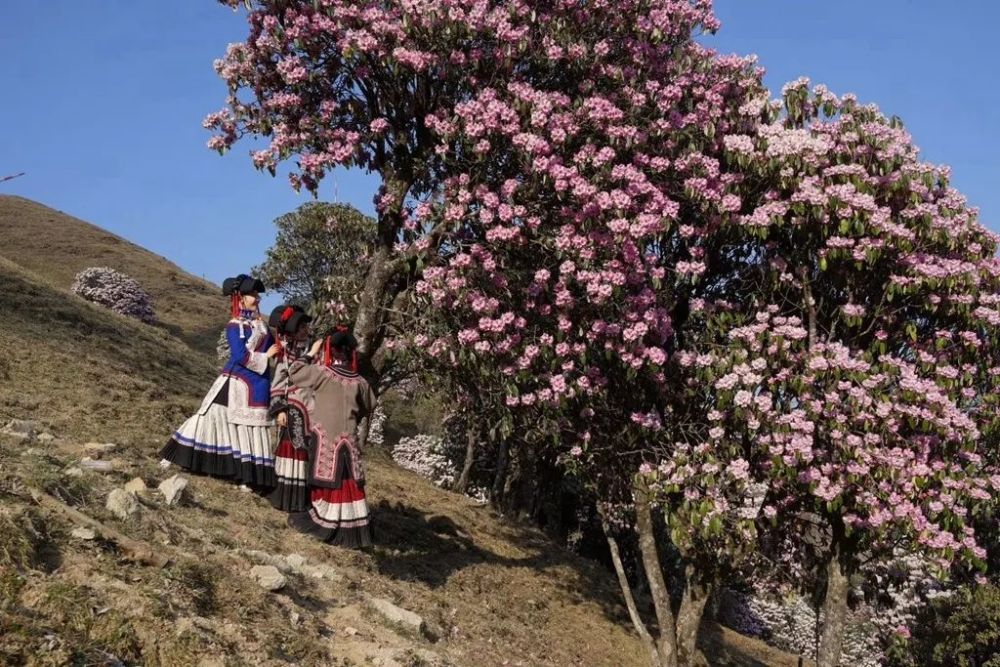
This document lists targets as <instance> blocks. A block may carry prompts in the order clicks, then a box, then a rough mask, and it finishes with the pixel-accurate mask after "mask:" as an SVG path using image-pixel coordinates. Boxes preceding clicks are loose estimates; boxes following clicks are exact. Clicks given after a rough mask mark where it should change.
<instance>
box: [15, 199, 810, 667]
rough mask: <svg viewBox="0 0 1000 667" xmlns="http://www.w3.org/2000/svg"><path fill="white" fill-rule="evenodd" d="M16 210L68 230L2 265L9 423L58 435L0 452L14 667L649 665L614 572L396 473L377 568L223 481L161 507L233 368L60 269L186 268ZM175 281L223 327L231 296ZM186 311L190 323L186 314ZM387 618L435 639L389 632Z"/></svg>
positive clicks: (38, 224)
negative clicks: (131, 493)
mask: <svg viewBox="0 0 1000 667" xmlns="http://www.w3.org/2000/svg"><path fill="white" fill-rule="evenodd" d="M0 204H2V206H0V210H6V211H8V213H9V211H10V210H12V209H16V210H19V211H21V213H20V214H18V215H21V214H24V212H25V211H27V212H34V213H36V214H38V216H40V217H38V218H37V219H35V221H34V222H32V223H31V224H32V225H35V227H34V229H35V230H36V232H38V230H44V229H45V225H52V226H53V227H52V229H50V232H51V233H50V234H49V237H50V238H49V241H47V242H43V241H41V240H37V239H36V240H31V239H29V238H27V236H26V235H24V234H20V233H19V235H18V237H17V239H16V240H15V241H14V244H15V245H16V246H17V248H18V250H17V251H16V253H15V252H14V251H12V250H11V249H10V246H9V245H5V246H4V247H3V248H2V249H0V254H3V255H16V263H15V262H14V261H11V260H10V259H6V258H4V257H0V281H2V284H3V289H0V425H2V423H3V422H6V421H7V420H8V419H14V418H17V419H28V420H34V421H36V422H38V424H39V425H40V427H41V428H42V429H43V430H44V431H46V432H48V433H51V434H53V435H54V436H55V440H54V441H51V442H25V441H22V440H18V439H16V438H13V437H8V436H5V435H3V434H0V665H5V666H6V665H11V666H15V665H53V666H54V665H151V666H155V665H164V666H170V667H175V666H177V667H183V666H185V665H192V666H195V665H197V666H200V667H221V666H231V667H237V666H243V665H269V666H270V665H275V666H277V665H333V666H340V667H349V666H357V667H360V666H362V665H377V666H379V667H421V666H423V667H434V666H436V667H444V666H446V665H453V666H455V667H465V666H471V667H501V666H504V665H510V666H521V667H535V666H536V665H538V666H541V665H553V666H556V665H558V666H563V665H586V666H588V667H590V666H595V667H599V666H608V667H624V666H627V665H645V664H646V659H645V656H644V652H643V650H642V647H641V645H640V643H639V641H638V639H637V638H636V637H635V635H634V633H633V632H632V630H631V628H630V626H629V624H628V620H627V616H626V614H625V612H624V609H623V608H622V606H621V604H620V594H619V591H618V590H617V587H616V583H615V580H614V577H613V576H612V575H611V574H610V573H608V572H606V571H605V570H603V569H601V568H600V567H599V566H598V565H596V564H594V563H592V562H588V561H585V560H582V559H580V558H578V557H576V556H574V555H572V554H570V553H568V552H566V551H565V550H562V549H560V548H558V547H556V546H555V545H553V544H552V543H551V542H550V541H549V540H548V539H547V538H546V537H545V536H544V535H543V534H541V533H540V532H538V531H536V530H534V529H532V528H530V527H525V526H521V525H516V524H511V523H510V522H507V521H505V520H504V519H503V518H502V517H500V516H498V515H496V514H495V513H494V512H492V511H491V510H490V509H488V508H484V507H477V506H475V505H473V504H472V502H471V501H470V500H469V499H467V498H465V497H463V496H459V495H455V494H452V493H448V492H446V491H442V490H441V489H438V488H436V487H434V486H432V485H431V484H429V483H428V482H426V481H425V480H423V479H420V478H418V477H416V476H414V475H412V474H410V473H408V472H406V471H403V470H400V469H399V468H397V467H396V466H394V465H393V464H392V462H391V461H389V460H387V459H385V458H384V457H382V456H379V455H378V453H372V455H371V456H370V457H369V460H368V461H366V465H367V468H368V476H369V493H370V502H371V504H372V506H373V510H374V517H375V528H376V542H377V544H376V546H375V548H374V549H372V550H371V551H368V552H364V553H362V552H355V551H347V550H341V549H337V548H333V547H329V546H326V545H322V544H319V543H316V542H314V541H312V540H311V539H308V538H306V537H303V536H300V535H298V534H296V533H294V532H292V531H290V530H289V529H287V528H286V526H285V523H284V516H283V515H282V514H280V513H278V512H276V511H274V510H273V509H272V508H271V507H270V505H269V504H268V503H267V502H266V501H265V500H263V499H260V498H257V497H256V496H253V495H251V494H247V493H244V492H242V491H240V490H239V489H238V488H236V487H234V486H233V485H231V484H227V483H224V482H219V481H215V480H212V479H207V478H201V477H194V478H192V479H191V483H190V485H189V487H188V493H187V496H186V498H185V500H184V501H183V502H182V503H181V504H180V505H178V506H167V505H166V504H165V502H164V499H163V496H162V495H161V494H159V493H158V492H157V491H156V488H157V486H158V484H159V483H160V482H161V481H163V480H164V479H166V478H167V477H168V476H170V475H173V474H174V473H176V472H177V470H176V469H173V470H168V471H165V470H163V469H161V468H159V467H158V465H157V460H158V457H157V455H156V454H157V450H158V449H159V447H160V446H161V445H162V443H163V442H164V441H165V439H166V438H167V436H168V435H169V433H170V429H171V428H172V427H174V426H176V425H177V424H178V423H179V422H180V421H181V420H182V419H184V418H185V417H186V416H187V415H188V414H189V413H190V412H192V411H193V410H194V408H195V407H196V406H197V404H198V402H199V401H200V399H201V395H202V393H203V392H204V391H205V390H206V389H207V387H208V385H209V383H210V382H211V380H212V377H213V375H214V372H215V368H216V363H215V359H214V352H212V351H205V347H206V346H201V348H200V349H199V347H198V346H197V345H196V347H195V348H192V347H189V345H188V344H187V342H185V341H188V342H191V341H194V340H196V339H197V331H196V330H195V329H190V328H189V329H181V328H180V326H181V325H180V324H178V325H177V326H178V328H176V329H174V331H175V332H177V333H178V334H179V335H178V336H175V335H173V333H172V332H171V330H169V329H164V328H156V327H149V326H145V325H142V324H140V323H137V322H134V321H132V320H129V319H126V318H123V317H120V316H118V315H115V314H113V313H110V312H108V311H106V310H103V309H100V308H98V307H96V306H93V305H91V304H88V303H85V302H84V301H82V300H80V299H78V298H76V297H73V296H71V295H69V294H68V293H67V292H66V291H65V287H64V285H63V283H65V282H66V281H68V280H69V279H71V278H72V274H73V273H74V271H75V269H74V268H66V267H62V266H57V265H59V264H61V263H62V262H65V261H68V258H69V257H70V256H71V255H72V252H71V249H72V248H73V247H77V246H78V247H81V248H89V250H88V251H87V252H90V253H91V256H90V257H91V259H88V260H87V261H85V262H84V261H81V262H79V263H78V265H79V266H83V265H89V264H91V263H110V264H112V265H114V266H117V267H118V268H122V269H123V270H125V271H127V272H130V273H133V272H134V273H135V274H138V275H168V274H169V273H170V272H171V271H176V267H173V265H171V264H169V263H167V262H165V261H164V260H160V259H159V258H156V257H155V256H154V255H152V254H150V253H147V252H146V251H144V250H142V249H139V248H135V246H131V245H129V244H125V243H124V242H122V241H120V239H119V240H118V241H117V242H115V243H113V244H112V249H113V250H114V255H113V256H114V257H115V258H118V260H120V262H121V263H120V264H117V265H116V264H114V263H113V262H110V261H105V262H94V261H92V258H94V257H97V258H99V257H100V255H99V253H98V246H99V245H100V243H101V242H102V239H105V240H106V239H107V238H114V237H111V236H110V235H105V236H101V235H102V234H105V233H104V232H101V231H100V230H98V229H96V228H94V227H92V226H90V225H88V224H87V223H83V222H80V221H75V220H73V219H71V218H66V217H65V216H61V214H57V213H55V212H48V213H46V211H49V209H45V208H44V207H41V206H39V205H36V204H32V203H31V202H25V201H24V200H16V199H14V198H9V197H8V198H0ZM46 216H50V218H51V219H50V220H49V221H48V222H44V220H45V219H46ZM28 217H30V216H28ZM0 219H3V220H5V221H6V222H3V223H2V224H3V225H12V224H13V223H10V222H9V218H0ZM57 228H58V229H59V230H60V231H59V233H58V234H57V233H56V231H55V230H56V229H57ZM0 229H2V234H3V235H4V236H3V238H4V240H5V241H6V240H7V235H8V228H2V227H0ZM38 233H39V234H40V235H41V232H38ZM77 233H79V234H81V235H82V237H81V238H80V239H79V240H77V239H75V238H74V234H77ZM56 236H58V237H59V238H58V239H56V238H55V237H56ZM47 253H52V255H48V254H47ZM53 257H54V258H55V259H54V260H53V259H52V258H53ZM116 261H117V260H116ZM130 267H131V268H130ZM136 267H138V268H136ZM178 276H179V277H178V280H180V281H186V283H187V284H189V285H191V299H192V303H201V304H203V306H204V312H205V317H204V320H203V324H204V325H205V326H208V323H210V322H212V321H213V319H214V314H210V313H209V311H210V310H211V309H212V307H213V306H214V304H215V298H214V293H212V290H211V289H210V288H209V287H208V286H205V285H203V284H201V283H200V282H198V281H195V280H194V279H192V278H190V277H186V276H183V275H182V274H180V273H179V272H178ZM164 298H166V297H164ZM170 298H171V299H174V300H173V301H171V302H170V303H171V304H172V308H173V309H174V310H173V311H172V312H176V313H179V312H181V310H182V309H183V310H189V304H187V303H186V302H185V301H184V300H183V299H182V298H181V296H179V295H177V294H175V295H172V296H170ZM199 307H201V306H199ZM161 312H162V310H161ZM177 321H178V322H181V320H180V319H178V320H177ZM185 326H187V324H185ZM217 330H218V329H217V328H215V329H213V331H217ZM214 336H215V334H214V333H213V334H212V339H213V341H214ZM208 347H209V348H211V347H212V346H208ZM94 440H97V441H100V442H111V443H115V444H116V445H117V447H116V449H115V450H114V451H113V452H111V453H109V454H107V455H105V460H108V461H109V462H110V463H111V464H112V467H113V470H112V471H111V472H104V473H101V472H92V471H89V470H85V469H81V467H80V466H79V463H80V460H81V458H82V457H83V456H84V455H85V454H86V446H85V444H84V443H87V442H88V441H94ZM136 477H138V478H141V479H142V480H143V481H144V483H145V484H146V485H147V486H148V487H149V489H150V490H149V491H146V492H141V493H139V503H140V508H139V512H138V514H137V515H135V516H133V517H131V518H129V519H127V520H120V519H117V518H115V516H114V515H113V514H112V513H111V512H110V511H109V510H108V509H107V508H106V505H105V503H106V499H107V498H108V496H109V494H110V493H111V492H112V491H113V490H115V489H119V488H121V487H122V486H123V485H124V484H126V483H127V482H130V480H134V478H136ZM81 529H84V531H83V532H82V533H81ZM87 531H93V532H92V533H88V532H87ZM288 556H292V559H291V560H290V561H289V560H287V559H286V557H288ZM282 559H285V560H282ZM262 563H271V564H274V563H278V564H280V565H282V569H283V570H285V572H286V576H287V583H286V585H285V586H284V587H283V588H282V589H281V590H279V591H277V592H267V591H265V590H264V589H262V588H261V587H260V586H258V585H257V583H256V582H255V581H253V579H252V578H251V576H250V570H251V568H252V567H253V566H255V565H260V564H262ZM303 563H304V564H305V565H303ZM317 572H320V574H322V576H317V575H316V573H317ZM373 599H379V600H388V601H390V602H393V603H395V604H397V605H399V606H400V607H403V608H405V609H407V610H409V611H412V612H415V613H417V614H419V615H420V616H421V617H422V618H423V620H424V622H425V627H424V628H423V629H422V630H418V629H415V628H412V627H407V626H406V625H405V624H402V623H399V622H395V621H390V620H387V619H386V618H385V617H384V616H383V615H381V614H380V613H379V612H378V611H376V608H375V604H376V603H373ZM704 646H705V650H706V653H707V654H708V655H709V657H710V661H711V663H712V664H715V665H729V664H732V665H746V666H751V665H754V666H756V665H779V666H784V665H788V666H789V667H791V665H794V664H796V663H795V662H794V659H792V658H790V657H789V656H785V655H784V654H781V653H779V652H777V651H773V650H771V649H768V648H767V647H765V646H763V645H762V644H760V643H759V642H754V641H749V640H745V639H743V638H741V637H739V636H738V635H735V634H734V633H731V632H729V631H727V630H725V629H722V628H718V627H715V626H711V627H708V628H706V632H705V633H704Z"/></svg>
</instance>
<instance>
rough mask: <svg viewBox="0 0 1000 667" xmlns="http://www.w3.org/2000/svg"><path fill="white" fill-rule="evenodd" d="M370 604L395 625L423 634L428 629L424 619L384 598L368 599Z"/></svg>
mask: <svg viewBox="0 0 1000 667" xmlns="http://www.w3.org/2000/svg"><path fill="white" fill-rule="evenodd" d="M368 604H370V605H371V606H372V607H373V608H374V609H375V611H377V612H378V613H380V614H382V616H384V617H385V618H386V620H389V621H391V622H393V623H399V624H400V625H402V626H404V627H407V628H411V629H413V630H416V631H417V632H423V631H424V629H425V628H426V625H425V624H424V619H423V618H422V617H421V616H420V615H419V614H415V613H413V612H412V611H409V610H407V609H403V608H402V607H398V606H396V605H395V604H393V603H392V602H389V601H388V600H386V599H383V598H376V597H371V596H369V597H368Z"/></svg>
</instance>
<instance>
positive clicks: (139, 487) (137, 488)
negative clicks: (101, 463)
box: [125, 477, 146, 495]
mask: <svg viewBox="0 0 1000 667" xmlns="http://www.w3.org/2000/svg"><path fill="white" fill-rule="evenodd" d="M125 490H126V491H128V492H129V493H134V494H136V495H139V494H140V493H144V492H145V491H146V482H145V481H144V480H143V479H142V477H136V478H135V479H133V480H132V481H131V482H129V483H128V484H126V485H125Z"/></svg>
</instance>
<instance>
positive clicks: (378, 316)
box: [354, 247, 395, 379]
mask: <svg viewBox="0 0 1000 667" xmlns="http://www.w3.org/2000/svg"><path fill="white" fill-rule="evenodd" d="M390 253H391V251H390V250H389V249H387V248H384V247H383V248H378V249H377V250H376V251H375V254H374V255H373V256H372V258H371V266H370V267H369V269H368V274H367V275H366V276H365V284H364V287H363V288H362V290H361V294H360V296H359V299H358V316H357V319H356V320H355V322H354V336H355V337H356V338H357V339H358V354H359V356H360V359H359V362H360V363H361V365H362V369H361V370H362V371H363V372H364V374H365V375H371V376H373V377H374V378H375V379H377V378H378V376H379V375H381V369H380V368H375V365H374V363H373V360H374V357H375V353H376V352H377V351H378V348H379V346H380V345H381V344H382V336H383V335H384V331H383V329H384V324H385V308H384V304H385V303H386V299H387V298H388V299H391V297H393V296H395V295H390V294H388V293H387V292H388V287H389V282H390V279H391V277H392V271H391V269H390V266H389V262H390V261H391V259H392V257H391V254H390ZM365 371H366V372H365Z"/></svg>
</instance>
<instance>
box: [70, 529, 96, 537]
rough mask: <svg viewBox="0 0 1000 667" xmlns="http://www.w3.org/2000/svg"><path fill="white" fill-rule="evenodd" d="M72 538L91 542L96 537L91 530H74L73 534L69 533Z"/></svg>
mask: <svg viewBox="0 0 1000 667" xmlns="http://www.w3.org/2000/svg"><path fill="white" fill-rule="evenodd" d="M70 535H72V536H73V537H75V538H77V539H78V540H93V539H95V538H96V537H97V533H95V532H94V530H93V528H82V527H81V528H74V529H73V532H71V533H70Z"/></svg>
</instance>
